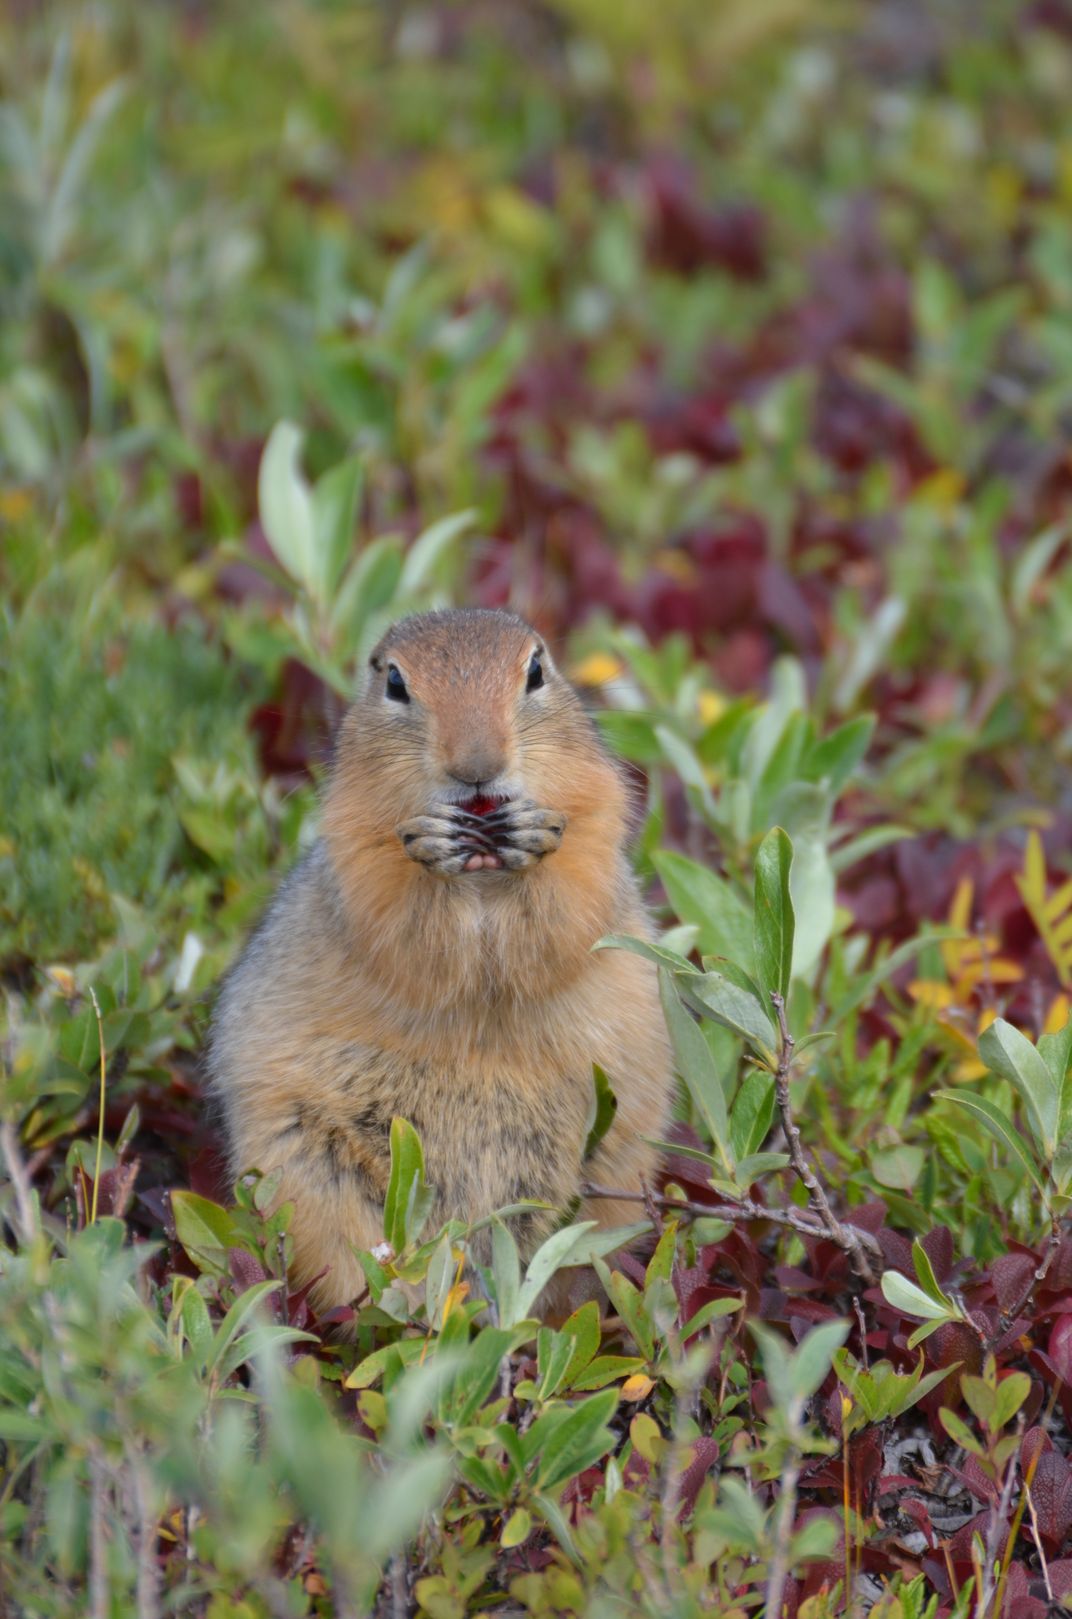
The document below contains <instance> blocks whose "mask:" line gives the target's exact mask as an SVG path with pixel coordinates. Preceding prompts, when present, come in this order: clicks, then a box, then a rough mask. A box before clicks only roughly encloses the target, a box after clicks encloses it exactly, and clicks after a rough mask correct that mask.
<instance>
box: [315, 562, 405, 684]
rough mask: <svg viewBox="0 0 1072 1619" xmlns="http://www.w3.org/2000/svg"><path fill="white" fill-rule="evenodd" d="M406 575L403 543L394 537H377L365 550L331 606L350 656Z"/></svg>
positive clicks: (340, 638) (332, 614)
mask: <svg viewBox="0 0 1072 1619" xmlns="http://www.w3.org/2000/svg"><path fill="white" fill-rule="evenodd" d="M401 577H402V546H401V544H400V543H399V541H398V540H397V539H395V538H393V537H392V536H384V537H383V538H382V539H378V540H373V541H372V542H371V544H369V545H366V546H365V547H364V549H363V550H362V551H361V554H360V556H359V557H358V558H357V561H356V562H355V563H354V564H353V566H352V567H351V568H350V571H349V572H348V573H347V575H346V578H345V579H344V580H343V582H342V588H341V589H340V591H339V593H338V595H337V596H336V598H335V601H334V603H333V604H332V608H331V623H332V626H333V628H334V629H335V631H336V633H337V635H338V637H339V640H340V644H341V650H342V652H343V654H344V655H346V656H353V655H354V654H356V653H357V652H358V650H359V649H361V642H362V637H363V636H364V634H365V631H366V628H367V627H368V625H369V624H370V622H371V620H372V619H373V618H374V616H375V615H376V614H377V613H379V612H380V611H381V610H382V609H383V608H385V607H386V606H387V605H388V603H389V602H391V601H392V600H393V598H394V595H395V592H396V591H397V589H398V581H399V580H400V578H401Z"/></svg>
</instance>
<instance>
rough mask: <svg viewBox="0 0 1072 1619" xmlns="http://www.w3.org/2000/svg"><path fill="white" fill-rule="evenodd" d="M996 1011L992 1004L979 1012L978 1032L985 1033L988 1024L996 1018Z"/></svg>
mask: <svg viewBox="0 0 1072 1619" xmlns="http://www.w3.org/2000/svg"><path fill="white" fill-rule="evenodd" d="M997 1015H998V1014H997V1012H996V1011H995V1009H994V1008H993V1007H992V1006H987V1007H985V1008H984V1010H983V1011H982V1012H980V1013H979V1033H980V1034H985V1032H986V1030H987V1029H989V1027H990V1025H991V1024H992V1023H994V1022H995V1021H996V1020H997Z"/></svg>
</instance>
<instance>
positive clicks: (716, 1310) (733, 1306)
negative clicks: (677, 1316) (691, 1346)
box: [681, 1299, 744, 1343]
mask: <svg viewBox="0 0 1072 1619" xmlns="http://www.w3.org/2000/svg"><path fill="white" fill-rule="evenodd" d="M743 1308H744V1302H743V1300H741V1299H708V1301H707V1303H706V1304H701V1305H700V1308H699V1309H698V1310H697V1311H696V1314H695V1315H692V1316H690V1317H689V1319H688V1320H687V1321H686V1323H685V1325H684V1326H683V1327H682V1329H681V1341H682V1343H687V1342H688V1340H689V1339H690V1338H694V1337H695V1336H696V1334H697V1333H698V1332H702V1331H703V1329H704V1327H707V1326H710V1324H711V1322H712V1321H719V1320H721V1318H722V1317H723V1316H724V1315H733V1314H735V1312H736V1311H738V1310H741V1309H743Z"/></svg>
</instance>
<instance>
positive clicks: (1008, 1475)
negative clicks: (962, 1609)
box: [976, 1415, 1024, 1619]
mask: <svg viewBox="0 0 1072 1619" xmlns="http://www.w3.org/2000/svg"><path fill="white" fill-rule="evenodd" d="M1023 1425H1024V1421H1023V1416H1022V1415H1021V1417H1020V1420H1019V1422H1018V1423H1017V1431H1018V1432H1022V1431H1023ZM1015 1481H1016V1453H1015V1452H1014V1453H1013V1455H1012V1456H1010V1457H1009V1465H1008V1467H1007V1468H1006V1469H1005V1477H1004V1479H1003V1480H1002V1485H1001V1498H1000V1500H998V1501H997V1502H996V1503H993V1502H992V1503H991V1507H990V1521H989V1523H988V1525H987V1530H986V1549H985V1552H984V1556H985V1558H986V1561H985V1564H984V1566H983V1578H982V1581H981V1582H980V1584H981V1589H980V1591H979V1603H978V1607H977V1609H976V1612H977V1614H978V1615H979V1619H985V1616H986V1614H987V1613H989V1611H990V1608H991V1604H994V1612H995V1613H999V1612H1000V1611H1001V1609H1000V1605H999V1604H997V1603H995V1600H994V1599H995V1598H996V1597H997V1595H998V1593H999V1590H1000V1588H1001V1583H1002V1579H1003V1577H1004V1568H1003V1567H1002V1568H1000V1569H999V1568H998V1559H999V1556H1000V1553H1001V1550H1002V1548H1001V1547H1000V1546H999V1545H998V1542H999V1540H1000V1539H1001V1531H1002V1529H1004V1530H1005V1534H1006V1537H1008V1534H1009V1508H1010V1506H1011V1505H1012V1491H1013V1484H1014V1483H1015ZM1006 1544H1007V1539H1006ZM995 1569H997V1570H998V1572H997V1577H996V1578H995Z"/></svg>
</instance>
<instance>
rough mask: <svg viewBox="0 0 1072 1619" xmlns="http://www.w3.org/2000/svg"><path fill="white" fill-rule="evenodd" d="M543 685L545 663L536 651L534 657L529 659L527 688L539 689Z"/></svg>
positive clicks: (531, 689) (529, 689)
mask: <svg viewBox="0 0 1072 1619" xmlns="http://www.w3.org/2000/svg"><path fill="white" fill-rule="evenodd" d="M542 685H543V664H542V663H541V662H540V658H539V654H538V653H536V652H534V653H533V654H532V657H531V658H530V659H529V667H528V674H527V676H526V678H525V690H526V691H539V689H540V687H541V686H542Z"/></svg>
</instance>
